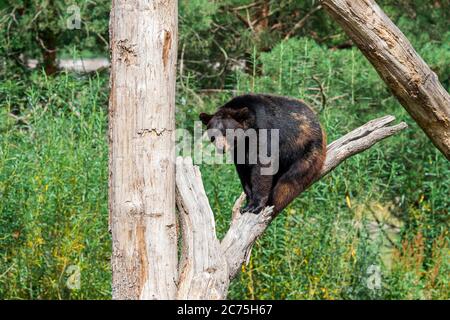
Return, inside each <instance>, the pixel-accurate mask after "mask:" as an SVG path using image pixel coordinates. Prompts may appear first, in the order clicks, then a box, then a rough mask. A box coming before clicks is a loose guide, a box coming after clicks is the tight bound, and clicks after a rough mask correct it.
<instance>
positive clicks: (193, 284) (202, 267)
mask: <svg viewBox="0 0 450 320" xmlns="http://www.w3.org/2000/svg"><path fill="white" fill-rule="evenodd" d="M176 185H177V187H176V188H177V207H178V211H179V215H180V221H181V230H182V239H183V242H182V254H181V262H180V278H179V280H178V292H177V299H213V300H218V299H225V298H226V296H225V294H226V292H227V288H228V284H229V280H228V267H227V261H226V260H225V257H224V256H223V255H222V254H221V251H220V242H219V240H218V239H217V236H216V227H215V222H214V215H213V213H212V211H211V208H210V206H209V203H208V198H207V197H206V194H205V191H204V190H205V189H204V188H203V181H202V178H201V174H200V170H199V169H198V167H196V166H194V165H193V163H192V159H191V158H184V159H183V158H181V157H179V158H178V159H177V172H176Z"/></svg>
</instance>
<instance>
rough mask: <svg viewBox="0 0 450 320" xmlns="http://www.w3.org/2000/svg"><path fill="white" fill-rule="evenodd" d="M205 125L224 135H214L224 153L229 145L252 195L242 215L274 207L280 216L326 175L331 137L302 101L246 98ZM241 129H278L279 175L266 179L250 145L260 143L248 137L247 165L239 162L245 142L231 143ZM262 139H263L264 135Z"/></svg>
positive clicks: (228, 105) (202, 116) (238, 99)
mask: <svg viewBox="0 0 450 320" xmlns="http://www.w3.org/2000/svg"><path fill="white" fill-rule="evenodd" d="M200 120H201V121H202V122H203V124H205V125H206V126H207V129H208V132H211V131H214V130H215V131H217V132H219V134H220V135H221V136H218V135H217V134H212V135H211V134H209V133H208V134H209V135H210V139H211V142H213V143H215V144H216V147H218V148H224V147H225V145H227V142H229V143H228V145H229V146H230V148H231V152H232V154H233V160H234V163H235V166H236V171H237V173H238V175H239V178H240V181H241V184H242V187H243V189H244V192H245V194H246V196H247V206H246V207H244V208H243V209H242V210H241V211H242V212H253V213H255V214H257V213H259V212H260V211H261V210H262V209H263V208H264V207H266V206H272V205H273V206H274V211H273V212H274V214H278V213H279V212H280V211H282V210H283V209H284V208H285V207H286V206H287V205H288V204H289V203H290V202H291V201H292V200H294V198H295V197H296V196H297V195H299V194H300V193H301V192H302V191H303V190H305V188H306V187H308V185H309V184H310V183H311V182H313V181H314V179H315V178H316V177H317V176H318V175H319V174H320V171H321V168H322V166H323V163H324V161H325V156H326V137H325V133H324V131H323V130H322V128H321V126H320V123H319V120H318V119H317V116H316V115H315V113H314V112H313V111H312V110H311V109H310V108H309V107H308V106H307V105H306V104H305V103H304V102H302V101H300V100H296V99H293V98H288V97H281V96H275V95H268V94H245V95H241V96H237V97H235V98H233V99H232V100H230V101H229V102H227V103H226V104H225V105H223V106H222V107H220V108H219V109H218V110H217V112H216V113H214V114H212V115H209V114H206V113H201V114H200ZM237 129H242V130H243V131H248V130H250V129H253V130H255V131H256V132H260V131H263V130H261V129H268V130H271V129H278V139H279V141H278V142H279V144H278V150H277V151H278V154H277V157H278V158H277V161H278V165H277V168H278V171H277V172H274V173H273V174H262V173H261V169H262V167H264V164H262V163H261V161H259V160H257V161H256V163H255V162H253V163H250V162H249V156H250V155H249V151H248V150H249V149H251V148H250V147H251V145H249V144H254V143H255V141H249V139H247V138H248V136H244V139H245V155H244V158H243V159H244V161H237V159H238V157H239V154H238V148H237V146H236V143H237V142H238V140H239V139H238V138H237V137H236V136H234V137H233V139H232V140H231V141H229V140H227V138H225V136H226V134H227V133H229V132H230V130H231V131H233V130H237ZM256 136H257V139H261V138H260V136H259V135H258V134H257V135H256ZM268 141H270V138H269V139H268ZM268 145H269V147H268V148H269V150H268V151H269V153H270V152H271V151H273V150H270V148H271V147H270V146H271V144H270V143H268ZM240 150H242V149H240ZM256 152H257V153H259V152H260V150H259V149H257V151H256ZM258 159H259V157H258ZM266 166H267V164H266Z"/></svg>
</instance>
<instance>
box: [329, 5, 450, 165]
mask: <svg viewBox="0 0 450 320" xmlns="http://www.w3.org/2000/svg"><path fill="white" fill-rule="evenodd" d="M321 3H322V5H323V7H324V8H325V9H326V11H327V12H328V13H329V14H330V15H331V16H332V17H333V18H334V20H336V22H337V23H339V24H340V25H341V27H342V28H343V29H344V31H345V32H346V33H347V35H348V36H349V37H350V38H351V39H352V40H353V42H354V43H355V44H356V45H357V46H358V47H359V49H360V50H361V51H362V53H363V54H364V55H365V56H366V57H367V59H368V60H369V61H370V62H371V63H372V65H373V66H374V67H375V69H376V70H377V72H378V74H379V75H380V76H381V78H382V79H383V80H384V82H386V84H387V85H388V87H389V88H390V89H391V91H392V92H393V94H394V95H395V96H396V97H397V99H398V100H399V101H400V103H401V104H402V105H403V107H404V108H405V109H406V110H407V111H408V113H409V114H410V115H411V116H412V117H413V118H414V120H415V121H416V122H417V123H418V124H419V126H420V127H421V128H422V130H423V131H425V133H426V134H427V135H428V137H429V138H430V140H431V141H432V142H433V143H434V145H435V146H436V147H437V148H438V149H439V150H440V151H441V152H442V153H443V154H444V155H445V157H446V158H447V159H449V160H450V95H449V94H448V92H447V91H445V89H444V88H443V86H442V85H441V83H440V82H439V80H438V78H437V76H436V74H435V73H434V72H433V71H432V70H431V69H430V68H429V67H428V65H427V64H426V63H425V62H424V61H423V60H422V58H421V57H420V56H419V55H418V54H417V52H416V51H415V50H414V48H413V47H412V46H411V44H410V43H409V41H408V39H407V38H406V37H405V36H404V34H403V33H402V32H401V31H400V30H399V29H398V28H397V26H395V24H394V23H393V22H392V21H391V20H390V19H389V18H388V17H387V16H386V14H385V13H384V12H383V11H382V10H381V8H380V7H379V6H378V5H377V4H376V3H375V1H374V0H322V2H321Z"/></svg>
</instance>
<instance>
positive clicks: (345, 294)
mask: <svg viewBox="0 0 450 320" xmlns="http://www.w3.org/2000/svg"><path fill="white" fill-rule="evenodd" d="M378 3H379V4H380V5H381V6H382V8H383V9H384V10H385V12H386V13H387V14H388V15H389V16H390V17H391V18H392V19H393V20H394V22H395V23H396V24H397V25H398V26H399V27H400V29H401V30H402V31H403V32H404V33H405V34H406V35H407V37H408V38H409V39H410V40H411V42H412V43H413V45H414V46H415V48H416V49H417V51H418V52H419V53H420V54H421V55H422V57H423V58H424V59H425V61H426V62H427V63H428V64H429V65H430V66H431V67H432V69H433V70H435V71H436V73H437V74H438V76H439V78H440V80H441V82H442V83H443V84H444V86H445V87H446V89H447V90H449V89H450V29H449V25H450V1H449V0H433V1H429V0H410V1H408V0H400V1H393V0H382V1H381V0H380V1H378ZM73 4H75V5H77V6H78V8H79V9H80V16H81V26H80V29H70V28H68V25H67V20H68V19H69V20H70V19H72V15H73V11H71V10H68V8H69V7H70V6H71V5H73ZM179 6H180V8H179V9H180V10H179V12H180V13H179V20H180V36H179V64H178V86H177V87H178V92H177V126H178V127H180V128H181V127H183V128H187V129H189V130H192V128H193V122H194V121H195V120H196V119H197V116H198V113H199V112H203V111H213V110H214V109H215V108H216V107H217V106H219V105H220V104H221V103H223V102H225V101H226V100H227V99H229V98H230V97H232V96H233V95H235V94H238V93H240V92H249V91H251V92H270V93H277V94H282V95H289V96H293V97H298V98H301V99H304V100H305V101H307V102H308V103H309V104H310V105H311V106H312V107H313V108H314V109H315V110H316V111H317V113H318V114H319V115H320V118H321V120H322V122H323V124H324V126H325V128H326V131H327V134H328V138H329V141H332V140H334V139H335V138H337V137H339V136H340V135H342V134H344V133H346V132H348V131H349V130H351V129H353V128H355V127H357V126H359V125H361V124H363V123H365V122H366V121H368V120H370V119H373V118H376V117H379V116H382V115H386V114H393V115H395V116H396V117H397V118H398V119H399V120H403V121H406V122H407V123H408V124H409V126H410V127H409V129H407V130H406V131H403V132H401V133H400V134H398V135H396V136H394V137H392V138H389V139H387V140H386V141H383V142H381V143H379V144H378V145H376V146H375V147H374V148H372V149H370V150H369V151H367V152H365V153H363V154H360V155H358V156H355V157H353V158H351V159H349V160H348V161H346V162H345V163H344V164H343V165H341V166H340V167H339V168H338V169H337V170H335V171H334V172H333V173H332V174H330V175H329V176H327V177H326V178H324V179H322V180H321V181H320V182H319V183H316V184H315V185H314V186H313V187H312V188H311V189H310V190H309V191H308V192H306V193H304V194H303V195H302V196H301V197H299V198H298V199H297V200H296V201H294V203H292V204H291V205H290V206H289V207H288V208H287V209H286V210H285V211H284V213H283V214H282V215H280V216H279V218H277V219H276V220H275V221H274V222H273V223H272V225H271V226H270V228H269V229H268V231H267V232H266V234H265V235H264V237H263V238H262V239H260V240H258V242H257V243H256V245H255V247H254V249H253V254H252V257H251V259H250V262H249V264H248V265H247V266H245V267H243V268H242V273H241V275H240V277H239V279H237V280H236V281H235V282H234V283H233V285H232V288H231V291H230V298H245V299H247V298H250V299H254V298H256V299H265V298H274V299H378V298H384V299H405V298H414V299H415V298H419V299H424V298H431V299H449V298H450V294H449V275H450V273H449V271H450V270H449V246H448V240H449V233H448V219H449V207H450V197H449V195H450V186H449V176H450V168H449V164H448V162H447V161H446V160H445V158H444V157H443V156H442V155H441V154H440V153H439V152H438V151H437V149H435V148H434V147H433V146H432V144H431V143H430V141H429V140H428V139H427V138H426V136H425V134H424V133H423V132H422V131H421V130H420V128H419V127H418V126H417V125H416V124H415V123H414V121H412V120H411V118H410V117H409V116H408V114H407V113H406V112H405V111H404V109H403V108H402V107H401V106H400V104H399V103H398V102H397V101H396V100H395V99H394V98H393V97H392V95H391V94H390V93H389V92H388V90H387V88H386V86H385V85H384V84H383V82H382V81H381V80H380V79H379V77H378V75H377V74H376V72H375V71H374V70H373V68H372V67H371V66H370V65H369V64H368V62H367V61H366V60H365V58H364V57H363V56H362V54H361V53H360V52H359V51H358V49H357V48H355V47H354V46H353V45H352V43H351V41H349V40H348V38H347V37H346V36H345V34H344V33H343V32H342V31H341V29H340V28H339V27H338V26H337V25H335V24H334V23H333V21H332V20H331V19H330V18H329V17H328V16H327V15H326V13H325V12H324V11H323V10H321V9H320V8H317V6H318V1H316V0H308V1H296V0H277V1H269V0H255V1H244V0H223V1H211V0H190V1H188V0H180V2H179ZM109 9H110V3H109V1H105V0H96V1H76V2H75V1H63V0H15V1H9V2H8V4H6V3H4V2H0V39H2V41H0V57H1V58H0V59H1V60H0V298H19V299H25V298H39V299H50V298H51V299H53V298H63V299H66V298H70V299H84V298H102V299H103V298H110V295H111V287H110V283H111V274H110V265H109V258H110V254H111V251H110V235H109V233H108V226H107V225H108V222H107V221H108V219H107V216H108V212H107V191H108V190H107V179H108V173H107V154H108V152H107V136H106V128H107V106H108V103H107V99H108V70H99V71H97V72H91V73H75V72H69V71H63V70H57V61H58V59H79V58H81V57H84V58H89V57H98V56H103V57H108V45H107V43H108V13H109ZM300 21H302V22H300ZM29 59H37V60H38V65H37V67H36V68H30V67H29V66H27V61H29ZM201 170H202V173H203V179H204V182H205V187H206V190H207V191H208V196H209V199H210V201H211V205H212V207H213V209H214V211H215V212H216V213H217V220H218V232H219V234H220V235H223V233H224V231H225V230H226V228H227V225H228V219H229V214H230V209H231V206H232V204H233V202H234V200H235V198H236V197H237V196H238V195H239V194H240V192H241V188H240V185H239V182H238V179H237V177H236V174H235V172H234V167H233V166H232V165H202V166H201ZM71 266H77V267H78V268H79V270H80V274H81V286H80V288H79V289H69V288H68V286H67V278H68V277H69V276H70V275H71V274H72V273H71V271H70V270H72V269H71ZM377 275H380V277H379V278H377ZM378 279H380V280H381V281H380V283H378V282H377V280H378ZM378 284H379V285H378Z"/></svg>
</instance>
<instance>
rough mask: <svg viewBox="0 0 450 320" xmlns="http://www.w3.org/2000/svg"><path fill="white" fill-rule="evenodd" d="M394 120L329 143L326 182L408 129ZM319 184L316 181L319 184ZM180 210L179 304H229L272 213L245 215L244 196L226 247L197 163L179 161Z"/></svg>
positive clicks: (376, 122) (377, 121)
mask: <svg viewBox="0 0 450 320" xmlns="http://www.w3.org/2000/svg"><path fill="white" fill-rule="evenodd" d="M394 120H395V117H393V116H385V117H382V118H379V119H375V120H372V121H370V122H368V123H366V124H365V125H363V126H361V127H359V128H357V129H355V130H353V131H352V132H350V133H348V134H346V135H344V136H343V137H341V138H339V139H338V140H336V141H334V142H332V143H330V144H329V145H328V150H327V159H326V161H325V164H324V167H323V169H322V172H321V175H320V177H319V178H318V179H320V178H322V177H323V176H325V175H326V174H328V173H329V172H330V171H332V170H333V169H334V168H336V167H337V166H338V165H339V164H341V163H342V162H343V161H345V160H346V159H347V158H349V157H351V156H353V155H355V154H357V153H360V152H362V151H364V150H367V149H369V148H370V147H372V146H373V145H374V144H375V143H377V142H379V141H381V140H383V139H385V138H387V137H390V136H392V135H394V134H395V133H397V132H399V131H400V130H403V129H405V128H406V127H407V125H406V123H403V122H402V123H399V124H397V125H394V126H388V124H389V123H391V122H392V121H394ZM316 181H317V180H316ZM176 187H177V206H178V209H179V212H180V221H181V227H182V229H183V230H182V234H183V252H182V260H181V261H182V263H181V265H180V277H179V281H178V295H177V297H178V298H182V299H225V298H226V296H227V292H228V286H229V283H230V281H231V280H232V279H233V278H234V277H235V276H236V275H237V273H238V272H239V270H240V268H241V265H242V264H243V263H244V262H245V261H246V259H247V258H248V256H249V254H250V251H251V248H252V246H253V244H254V242H255V241H256V239H257V238H258V237H259V236H261V235H262V234H263V233H264V231H265V230H266V228H267V227H268V225H269V224H270V222H271V221H272V220H273V216H272V208H271V207H268V208H265V209H264V210H263V211H262V212H261V213H260V214H258V215H255V214H250V213H244V214H240V213H239V209H240V207H241V205H242V203H243V202H244V200H245V196H244V195H241V196H240V197H239V199H238V200H237V201H236V203H235V206H234V208H233V212H232V219H231V224H230V228H229V230H228V232H227V233H226V235H225V237H224V238H223V240H222V241H219V239H218V238H217V235H216V231H215V223H214V215H213V212H212V210H211V207H210V205H209V202H208V198H207V196H206V193H205V189H204V187H203V182H202V180H201V175H200V170H199V169H198V167H197V166H194V165H193V163H192V159H190V158H181V157H179V158H178V159H177V165H176Z"/></svg>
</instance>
